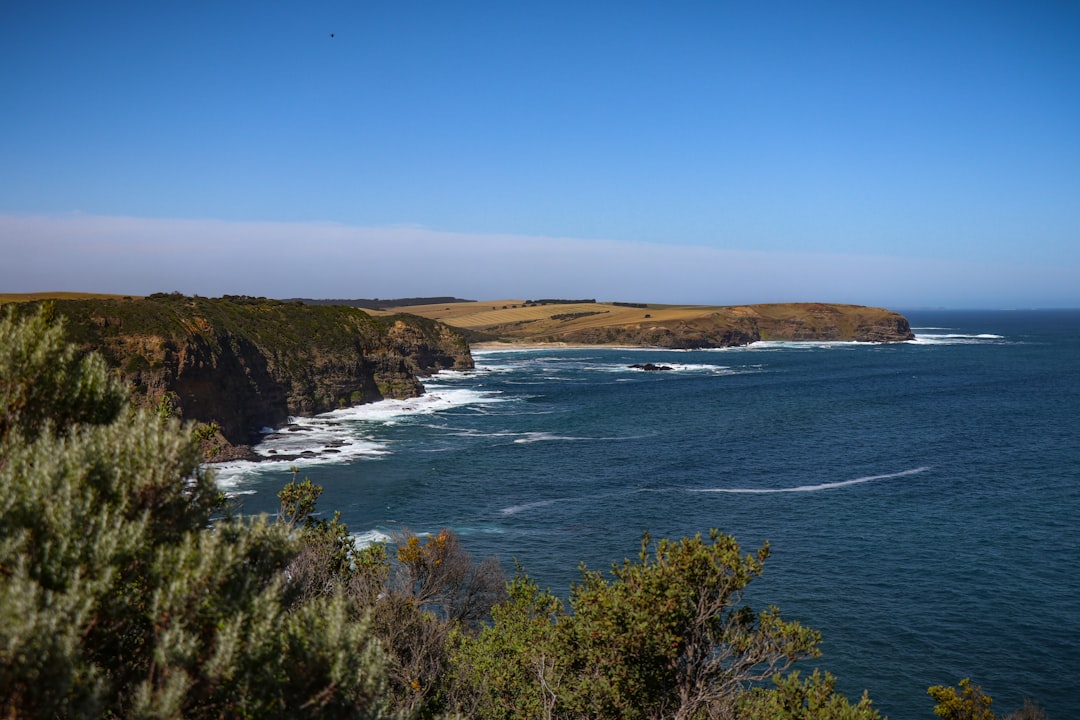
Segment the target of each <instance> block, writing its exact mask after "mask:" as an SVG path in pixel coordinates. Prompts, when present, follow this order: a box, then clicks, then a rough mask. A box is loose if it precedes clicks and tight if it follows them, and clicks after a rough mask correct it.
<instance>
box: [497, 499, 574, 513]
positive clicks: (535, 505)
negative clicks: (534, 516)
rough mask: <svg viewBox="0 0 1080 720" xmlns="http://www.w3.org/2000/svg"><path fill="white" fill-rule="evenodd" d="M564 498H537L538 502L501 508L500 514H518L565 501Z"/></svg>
mask: <svg viewBox="0 0 1080 720" xmlns="http://www.w3.org/2000/svg"><path fill="white" fill-rule="evenodd" d="M564 500H565V498H557V499H554V500H537V501H536V502H530V503H522V504H521V505H511V506H509V507H504V508H503V509H502V510H500V511H499V514H500V515H504V516H509V515H517V514H518V513H520V512H525V511H526V510H536V509H537V508H542V507H548V506H549V505H554V504H555V503H558V502H563V501H564Z"/></svg>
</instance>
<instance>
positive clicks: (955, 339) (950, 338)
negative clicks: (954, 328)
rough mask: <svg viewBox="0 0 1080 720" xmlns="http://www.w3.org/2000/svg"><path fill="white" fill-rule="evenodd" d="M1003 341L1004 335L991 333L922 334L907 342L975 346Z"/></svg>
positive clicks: (913, 343)
mask: <svg viewBox="0 0 1080 720" xmlns="http://www.w3.org/2000/svg"><path fill="white" fill-rule="evenodd" d="M1004 339H1005V336H1004V335H995V334H993V333H974V334H972V333H922V334H920V335H916V336H915V339H914V340H908V341H907V342H908V343H909V344H912V345H975V344H980V343H986V342H987V341H998V340H1004Z"/></svg>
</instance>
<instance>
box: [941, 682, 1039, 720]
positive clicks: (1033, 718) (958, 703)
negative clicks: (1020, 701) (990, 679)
mask: <svg viewBox="0 0 1080 720" xmlns="http://www.w3.org/2000/svg"><path fill="white" fill-rule="evenodd" d="M927 693H929V695H930V697H932V698H934V701H935V702H936V703H937V705H935V706H934V713H935V714H936V715H937V716H938V717H940V718H943V720H997V717H998V716H997V715H995V714H994V711H993V710H991V709H990V706H991V705H992V704H993V698H991V697H990V696H989V695H987V694H986V693H984V692H983V691H982V688H981V687H979V686H978V685H972V684H971V678H964V679H963V680H961V681H960V684H959V689H958V688H955V687H944V686H942V685H933V686H931V687H930V688H928V689H927ZM1045 718H1046V713H1044V712H1043V710H1042V708H1040V707H1039V705H1038V703H1036V702H1034V701H1032V700H1031V699H1030V698H1025V699H1024V706H1023V707H1022V708H1020V709H1019V710H1014V711H1013V712H1011V713H1009V714H1008V715H1005V716H1004V717H1003V720H1045Z"/></svg>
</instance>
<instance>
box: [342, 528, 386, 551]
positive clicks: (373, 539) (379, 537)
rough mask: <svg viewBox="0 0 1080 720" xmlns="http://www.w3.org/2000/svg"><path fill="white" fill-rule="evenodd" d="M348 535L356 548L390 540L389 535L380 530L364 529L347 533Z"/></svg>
mask: <svg viewBox="0 0 1080 720" xmlns="http://www.w3.org/2000/svg"><path fill="white" fill-rule="evenodd" d="M349 537H351V538H352V540H353V544H354V545H356V547H357V548H361V549H362V548H366V547H368V546H369V545H374V544H375V543H385V542H390V539H391V538H390V536H389V535H387V534H386V533H384V532H382V531H380V530H365V531H363V532H354V533H349Z"/></svg>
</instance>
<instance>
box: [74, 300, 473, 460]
mask: <svg viewBox="0 0 1080 720" xmlns="http://www.w3.org/2000/svg"><path fill="white" fill-rule="evenodd" d="M55 309H56V313H57V314H58V315H62V316H64V317H66V319H67V329H68V334H69V337H70V338H71V339H72V340H73V341H75V342H77V343H79V344H80V345H82V346H83V347H85V348H86V349H87V350H96V351H98V352H100V353H101V354H102V355H103V356H104V357H105V358H106V360H108V362H109V363H110V364H111V365H113V366H114V367H116V368H117V369H118V371H119V372H120V373H121V374H122V375H123V376H124V377H125V379H127V380H128V381H129V382H130V383H131V386H132V389H133V399H134V400H135V401H136V402H137V403H139V404H142V405H147V406H156V407H162V408H164V409H170V408H171V410H172V412H173V413H174V414H176V415H178V416H180V417H182V418H184V419H187V420H194V421H196V422H198V423H200V424H201V427H200V436H201V437H203V438H204V449H205V450H206V451H207V454H208V456H209V457H211V459H218V460H220V459H227V458H231V457H238V456H243V455H245V454H246V446H247V445H248V444H250V443H252V442H255V441H256V440H257V439H258V438H259V437H260V435H261V434H262V432H263V431H264V429H265V428H267V427H275V426H279V425H281V424H282V423H284V422H285V421H286V419H287V418H288V417H289V416H290V415H313V414H317V413H320V412H326V411H329V410H334V409H337V408H341V407H347V406H351V405H357V404H361V403H367V402H373V401H377V400H382V399H385V398H406V397H415V396H417V395H419V394H421V393H422V392H423V385H422V384H421V382H420V378H421V377H424V376H426V375H430V374H432V373H434V372H438V371H439V370H444V369H465V368H471V367H472V366H473V361H472V357H471V355H470V354H469V347H468V343H467V342H466V341H465V339H464V337H462V335H461V334H460V333H458V332H457V331H456V330H454V329H452V328H449V327H447V326H445V325H443V324H441V323H438V322H435V321H432V320H428V319H425V318H420V317H416V316H411V315H405V314H402V315H394V316H386V317H372V316H371V315H369V314H367V313H365V312H364V311H362V310H359V309H356V308H350V307H340V306H337V307H326V306H324V307H316V306H307V305H302V304H299V303H287V302H279V301H274V300H267V299H265V298H243V297H225V298H221V299H207V298H199V297H195V298H190V297H184V296H180V295H175V294H174V295H152V296H150V297H148V298H145V299H134V300H102V299H93V300H63V301H56V302H55Z"/></svg>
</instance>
